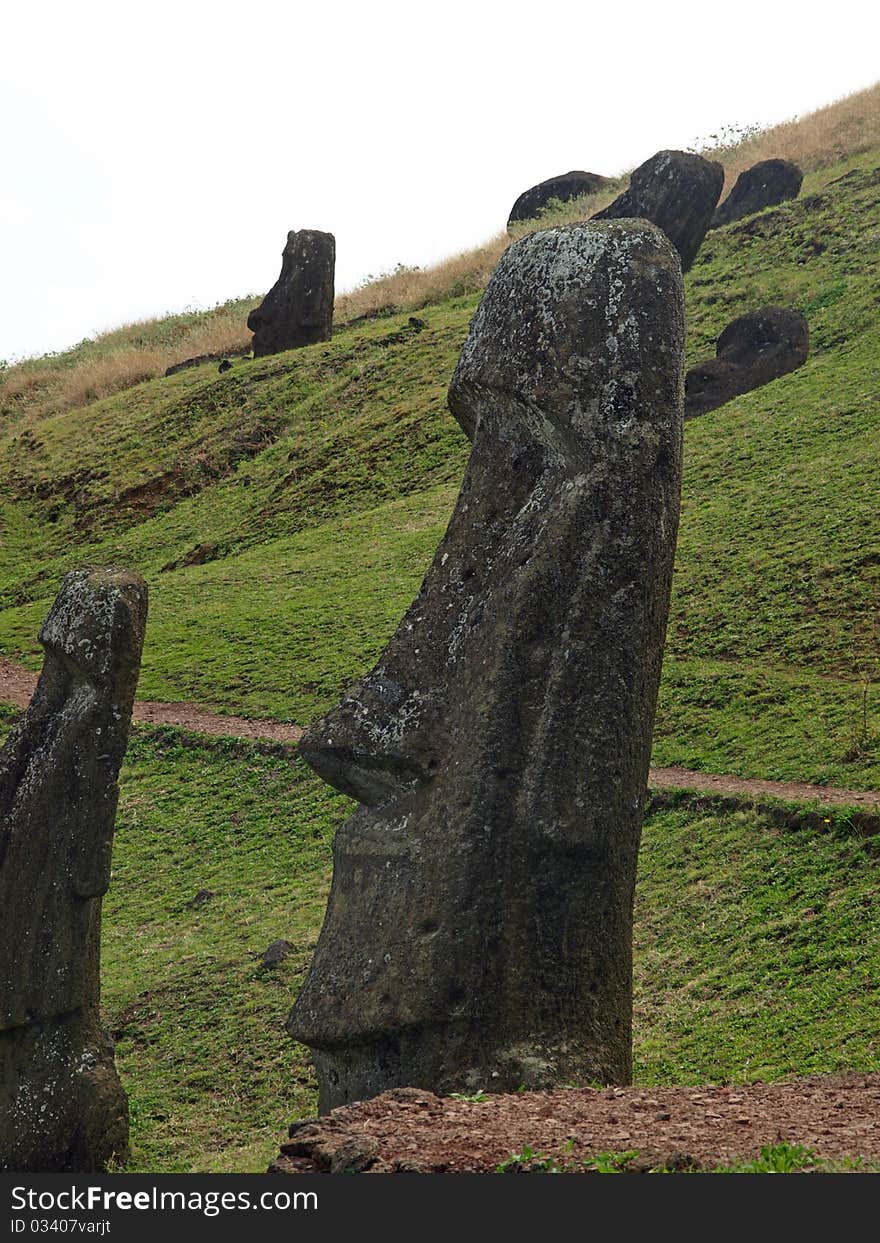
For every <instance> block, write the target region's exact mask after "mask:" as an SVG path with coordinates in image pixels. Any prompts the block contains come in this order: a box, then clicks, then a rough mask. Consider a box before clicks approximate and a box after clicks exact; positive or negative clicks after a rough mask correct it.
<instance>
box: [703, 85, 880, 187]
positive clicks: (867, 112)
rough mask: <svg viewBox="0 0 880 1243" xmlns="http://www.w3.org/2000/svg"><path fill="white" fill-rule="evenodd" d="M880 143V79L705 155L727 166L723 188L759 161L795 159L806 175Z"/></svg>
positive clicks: (725, 167)
mask: <svg viewBox="0 0 880 1243" xmlns="http://www.w3.org/2000/svg"><path fill="white" fill-rule="evenodd" d="M878 143H880V82H878V83H875V85H874V86H869V87H867V88H866V89H865V90H863V91H857V92H856V93H855V94H853V95H846V96H845V97H844V98H843V99H838V100H837V101H836V102H835V103H833V104H828V105H827V107H825V108H818V109H816V111H815V112H810V113H808V114H807V115H806V116H803V117H794V118H793V119H792V120H791V121H783V122H781V124H779V125H773V126H771V127H770V128H769V129H762V130H758V131H757V132H756V133H755V134H752V135H749V136H748V137H746V138H744V139H743V140H742V141H740V142H737V143H735V144H732V145H730V146H727V145H722V146H719V147H714V148H710V149H708V150H705V151H703V153H702V154H704V155H707V156H710V157H712V158H713V159H716V160H720V162H721V163H722V164H723V165H724V173H725V189H726V190H729V189H730V188H731V186H732V185H733V183H734V182H735V181H736V179H737V177H738V176H739V175H740V173H742V172H745V170H746V169H747V168H751V166H752V165H753V164H757V163H758V161H759V160H771V159H785V160H792V161H793V162H794V163H795V164H797V165H799V166H800V168H802V169H803V171H804V172H805V173H811V172H814V171H815V170H816V169H817V168H824V167H825V166H826V165H828V164H834V163H836V162H837V161H838V160H842V159H845V158H846V157H847V156H851V155H858V154H859V153H860V152H862V151H868V150H870V149H871V148H872V147H876V146H877V144H878Z"/></svg>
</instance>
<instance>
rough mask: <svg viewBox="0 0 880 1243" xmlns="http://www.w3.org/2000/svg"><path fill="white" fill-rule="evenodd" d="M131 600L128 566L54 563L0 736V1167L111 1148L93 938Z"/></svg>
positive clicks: (122, 1127)
mask: <svg viewBox="0 0 880 1243" xmlns="http://www.w3.org/2000/svg"><path fill="white" fill-rule="evenodd" d="M146 613H147V588H146V584H145V583H144V582H143V580H142V579H141V578H140V577H139V576H138V575H136V574H132V573H129V572H128V571H125V570H76V571H73V572H72V573H70V574H68V575H67V577H66V578H65V580H64V584H63V586H62V588H61V591H60V592H59V594H58V597H57V598H56V600H55V603H54V605H53V606H52V610H51V612H50V613H49V616H48V618H47V620H46V622H45V624H44V626H43V628H42V630H41V632H40V641H41V642H42V644H43V646H44V648H45V651H46V656H45V662H44V665H43V671H42V674H41V675H40V680H39V682H38V684H37V688H36V690H35V692H34V696H33V699H32V700H31V704H30V706H29V707H28V709H27V711H26V712H25V714H24V715H23V717H22V718H21V720H20V721H19V723H18V724H17V725H16V726H15V727H14V728H13V730H12V732H11V734H10V736H9V738H8V739H7V741H6V745H5V746H4V747H3V749H2V751H0V1065H2V1076H0V1094H2V1109H0V1169H17V1170H43V1171H48V1170H64V1169H69V1170H94V1169H100V1168H101V1166H102V1165H103V1164H104V1163H105V1162H106V1160H107V1159H109V1157H110V1156H111V1155H113V1154H115V1155H116V1156H121V1155H124V1153H125V1150H126V1148H127V1133H128V1124H127V1107H126V1102H125V1096H124V1093H123V1092H122V1088H121V1086H120V1084H119V1081H118V1079H117V1077H116V1072H115V1069H114V1067H113V1057H112V1050H110V1048H109V1045H108V1042H107V1040H106V1037H105V1036H104V1034H103V1032H102V1030H101V1026H100V1019H99V1015H98V1000H99V994H100V980H99V940H100V921H101V896H102V895H103V894H104V893H105V892H106V889H107V886H108V884H109V880H110V853H111V848H112V839H113V828H114V821H115V815H116V804H117V800H118V794H119V790H118V785H117V776H118V773H119V767H120V765H121V763H122V758H123V755H124V753H125V747H126V744H127V741H128V733H129V726H130V721H131V711H132V706H133V703H134V695H135V688H136V685H137V677H138V671H139V668H140V658H141V650H142V646H143V639H144V628H145V625H146Z"/></svg>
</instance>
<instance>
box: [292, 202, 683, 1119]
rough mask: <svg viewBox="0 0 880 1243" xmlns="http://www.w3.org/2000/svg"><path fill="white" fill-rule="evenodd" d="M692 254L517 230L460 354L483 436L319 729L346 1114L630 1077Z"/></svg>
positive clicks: (299, 1017) (468, 412)
mask: <svg viewBox="0 0 880 1243" xmlns="http://www.w3.org/2000/svg"><path fill="white" fill-rule="evenodd" d="M683 338H684V326H683V308H682V289H681V271H680V263H679V259H678V256H677V254H676V253H675V251H674V249H673V247H672V245H671V244H670V242H669V241H668V239H667V238H666V237H665V236H664V235H663V234H662V233H661V232H660V230H659V229H657V228H655V227H654V226H652V225H650V224H647V223H645V222H644V221H615V222H612V223H608V224H601V225H596V224H588V225H575V226H570V227H566V228H561V229H553V230H547V231H544V232H539V233H535V234H532V235H531V236H529V237H527V238H524V239H523V240H521V241H519V242H517V243H515V244H514V245H513V246H511V247H510V248H509V250H508V251H507V252H506V254H505V255H504V256H503V258H502V260H501V262H500V263H499V265H498V268H497V270H496V273H495V275H494V276H493V278H492V280H491V281H490V283H489V285H488V287H487V290H486V293H485V295H484V297H483V301H482V303H481V306H480V308H479V311H478V312H477V314H476V316H475V318H474V321H473V323H472V325H471V330H470V334H469V336H468V339H467V342H466V344H465V346H464V349H463V351H462V354H461V358H460V360H459V363H458V366H457V368H456V371H455V375H454V376H453V380H452V385H451V388H450V392H449V404H450V408H451V410H452V412H453V414H454V415H455V417H456V418H457V420H458V422H459V423H460V424H461V426H462V428H463V429H464V430H465V432H466V433H467V434H468V436H469V437H470V438H471V439H472V441H473V449H472V452H471V456H470V460H469V462H468V467H467V471H466V474H465V478H464V482H463V484H462V488H461V492H460V495H459V498H458V501H457V503H456V506H455V510H454V513H453V515H452V518H451V521H450V524H449V527H448V529H447V532H446V535H445V537H444V539H443V540H442V542H441V544H440V547H439V548H438V550H437V553H436V555H435V558H434V561H433V563H432V565H431V567H430V569H429V571H428V573H427V575H426V578H425V580H424V583H423V584H422V587H421V589H420V591H419V594H418V596H417V597H416V600H415V601H414V603H413V604H412V606H411V607H410V609H409V611H408V612H407V614H406V616H405V617H404V619H403V621H402V622H401V624H400V626H399V627H398V630H397V632H396V633H395V635H394V636H393V638H392V639H391V641H390V642H389V644H388V647H387V648H386V650H385V652H384V653H383V655H382V656H381V658H380V659H379V662H378V664H377V665H376V667H375V669H373V671H372V672H371V673H369V674H367V675H366V676H365V677H364V678H362V679H361V680H360V681H359V682H358V683H356V684H355V686H354V687H353V688H352V689H351V691H350V692H349V694H348V695H347V696H346V697H345V699H344V700H343V701H342V702H341V704H340V705H339V706H338V707H337V708H336V709H334V710H333V711H331V712H330V713H328V714H327V715H326V716H325V717H323V718H322V719H321V720H320V721H318V722H317V723H316V724H314V725H313V726H312V727H311V729H310V730H308V731H307V733H306V735H305V736H304V738H303V740H302V743H301V750H302V753H303V755H304V757H305V758H306V760H307V761H308V762H309V763H310V764H311V765H312V766H313V767H314V768H315V769H316V770H317V771H318V772H319V773H320V774H321V775H322V776H323V777H324V778H325V779H326V780H327V781H329V782H330V783H331V784H333V785H335V786H337V787H338V788H339V789H341V790H344V791H346V792H347V793H349V794H351V795H353V796H354V797H355V798H356V799H358V800H359V801H360V803H361V804H362V806H361V807H360V808H359V809H358V810H357V811H356V812H355V814H354V815H353V816H352V817H351V819H350V820H349V821H348V822H347V823H346V824H345V825H343V827H342V828H341V829H340V831H339V832H338V834H337V837H336V841H335V844H334V877H333V885H332V889H331V894H330V900H329V904H328V909H327V915H326V919H325V923H324V927H323V929H322V932H321V936H320V939H319V942H318V946H317V950H316V953H315V958H314V961H313V963H312V966H311V969H310V971H309V974H308V977H307V979H306V982H305V985H304V987H303V990H302V992H301V993H300V996H299V998H298V999H297V1002H296V1005H295V1007H294V1009H293V1013H292V1015H291V1018H290V1022H289V1031H290V1032H291V1034H292V1035H293V1036H294V1037H295V1038H296V1039H298V1040H301V1041H303V1042H304V1043H305V1044H308V1045H310V1046H311V1047H312V1049H313V1051H314V1055H315V1062H316V1066H317V1070H318V1078H319V1085H320V1098H319V1103H320V1108H321V1109H322V1110H327V1109H330V1108H333V1107H335V1106H336V1105H339V1104H342V1103H345V1102H347V1101H350V1100H354V1099H358V1098H362V1097H367V1096H371V1095H374V1094H376V1093H379V1092H382V1091H384V1090H385V1089H387V1088H390V1087H394V1086H399V1085H413V1086H419V1087H426V1088H431V1089H432V1090H435V1091H441V1092H446V1091H451V1090H466V1089H476V1088H480V1087H484V1088H487V1089H490V1090H492V1089H494V1090H511V1089H515V1088H517V1087H519V1086H520V1085H521V1084H527V1085H529V1086H543V1085H550V1084H559V1083H565V1082H574V1081H576V1082H586V1081H592V1080H595V1079H599V1080H602V1081H604V1082H625V1081H627V1080H628V1078H629V1076H630V1073H631V1035H630V1029H631V1006H632V1003H631V922H632V897H633V887H634V880H635V866H636V856H637V851H638V843H639V834H640V825H641V817H642V808H643V804H644V795H645V790H646V783H647V772H648V762H649V755H650V742H651V731H652V725H653V716H654V709H655V703H656V695H657V687H658V682H659V674H660V662H661V655H662V648H663V640H664V632H665V625H666V616H667V610H668V601H669V591H670V583H671V574H672V560H673V553H674V548H675V539H676V531H677V521H678V503H679V486H680V456H681V422H682V411H681V366H682V348H683Z"/></svg>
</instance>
